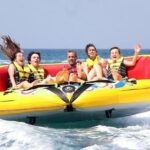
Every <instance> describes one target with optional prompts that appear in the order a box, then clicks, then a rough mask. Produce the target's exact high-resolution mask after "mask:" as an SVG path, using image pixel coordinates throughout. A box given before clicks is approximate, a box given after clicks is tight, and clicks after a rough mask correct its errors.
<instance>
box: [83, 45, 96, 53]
mask: <svg viewBox="0 0 150 150" xmlns="http://www.w3.org/2000/svg"><path fill="white" fill-rule="evenodd" d="M89 47H94V49H95V50H96V52H97V49H96V47H95V45H94V44H91V43H90V44H87V45H86V47H85V52H86V54H87V55H88V49H89Z"/></svg>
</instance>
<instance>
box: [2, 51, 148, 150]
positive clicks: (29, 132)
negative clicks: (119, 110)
mask: <svg viewBox="0 0 150 150" xmlns="http://www.w3.org/2000/svg"><path fill="white" fill-rule="evenodd" d="M33 50H35V49H33ZM30 51H32V49H25V50H24V52H25V56H26V57H27V54H28V53H29V52H30ZM36 51H39V52H41V55H42V63H54V62H66V52H67V50H63V49H56V50H48V49H46V50H44V49H43V50H42V49H36ZM76 51H77V54H78V58H79V59H80V60H84V59H85V58H86V57H87V56H86V54H85V51H84V50H76ZM122 52H123V55H124V56H128V55H133V53H134V51H133V50H123V51H122ZM98 53H99V54H100V55H101V56H102V57H104V58H108V57H109V51H108V50H98ZM140 54H150V50H142V51H141V52H140ZM9 63H10V62H9V60H8V59H7V58H6V57H4V56H2V54H1V53H0V64H9ZM149 141H150V111H149V112H145V113H141V114H136V115H133V116H129V117H122V118H114V119H105V120H87V121H79V122H66V123H53V124H45V125H44V126H42V125H38V126H33V125H29V124H26V123H23V122H15V121H6V120H0V150H79V149H81V150H149V149H150V142H149Z"/></svg>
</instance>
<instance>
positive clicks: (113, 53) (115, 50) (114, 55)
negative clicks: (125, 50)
mask: <svg viewBox="0 0 150 150" xmlns="http://www.w3.org/2000/svg"><path fill="white" fill-rule="evenodd" d="M120 57H121V54H120V49H118V48H113V49H111V50H110V58H111V59H112V60H113V61H116V60H118V59H119V58H120Z"/></svg>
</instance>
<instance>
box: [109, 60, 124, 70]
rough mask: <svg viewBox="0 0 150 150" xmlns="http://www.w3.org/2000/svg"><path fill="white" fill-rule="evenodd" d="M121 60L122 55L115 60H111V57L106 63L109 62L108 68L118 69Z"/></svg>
mask: <svg viewBox="0 0 150 150" xmlns="http://www.w3.org/2000/svg"><path fill="white" fill-rule="evenodd" d="M122 61H123V57H120V58H119V59H117V60H116V61H115V62H114V61H113V60H111V59H108V63H109V66H110V69H112V68H114V69H116V70H119V68H120V65H121V63H122Z"/></svg>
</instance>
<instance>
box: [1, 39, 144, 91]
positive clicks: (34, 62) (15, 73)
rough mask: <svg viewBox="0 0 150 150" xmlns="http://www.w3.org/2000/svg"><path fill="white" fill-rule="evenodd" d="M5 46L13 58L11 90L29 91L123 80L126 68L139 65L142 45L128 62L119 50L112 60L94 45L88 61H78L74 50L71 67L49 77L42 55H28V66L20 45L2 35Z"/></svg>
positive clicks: (69, 55) (88, 51)
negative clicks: (44, 85)
mask: <svg viewBox="0 0 150 150" xmlns="http://www.w3.org/2000/svg"><path fill="white" fill-rule="evenodd" d="M2 39H3V44H1V45H0V49H1V51H2V52H3V53H4V54H5V55H6V56H7V57H8V58H9V59H10V61H11V64H10V65H9V67H8V75H9V87H11V88H23V89H27V88H30V87H32V86H34V85H38V84H52V83H64V82H81V81H91V80H103V79H111V80H115V81H117V80H122V79H123V78H125V77H127V71H126V67H128V66H134V65H135V64H136V61H137V58H138V53H139V52H140V50H141V45H140V44H137V45H135V47H134V56H133V57H132V59H131V60H126V59H124V58H123V56H122V55H121V51H120V48H119V47H112V48H111V49H110V50H109V54H110V59H104V58H102V57H101V56H99V55H98V53H97V49H96V47H95V45H94V44H88V45H86V47H85V52H86V54H87V59H86V60H85V62H81V61H78V57H77V53H76V51H74V50H69V51H68V52H67V61H68V66H69V67H67V68H63V69H62V70H61V71H60V72H58V73H57V74H56V76H55V77H53V76H51V75H50V74H49V75H46V73H45V70H44V68H43V67H42V66H41V65H40V62H41V55H40V53H39V52H36V51H32V52H30V53H29V54H28V58H27V60H28V64H25V58H24V53H23V51H22V50H21V48H20V46H19V44H17V43H16V42H15V41H14V40H12V39H11V38H10V37H9V36H2Z"/></svg>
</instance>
